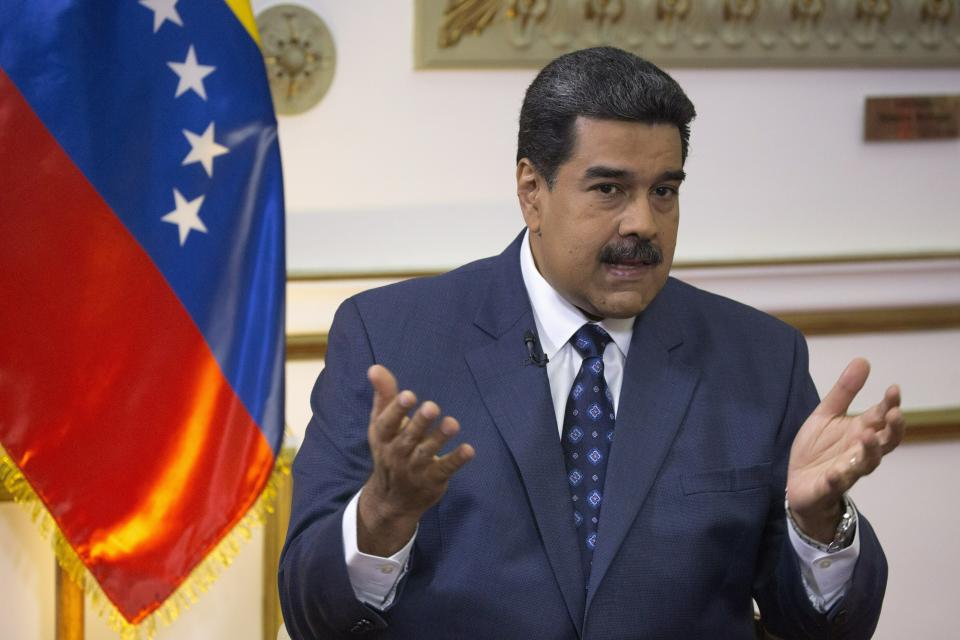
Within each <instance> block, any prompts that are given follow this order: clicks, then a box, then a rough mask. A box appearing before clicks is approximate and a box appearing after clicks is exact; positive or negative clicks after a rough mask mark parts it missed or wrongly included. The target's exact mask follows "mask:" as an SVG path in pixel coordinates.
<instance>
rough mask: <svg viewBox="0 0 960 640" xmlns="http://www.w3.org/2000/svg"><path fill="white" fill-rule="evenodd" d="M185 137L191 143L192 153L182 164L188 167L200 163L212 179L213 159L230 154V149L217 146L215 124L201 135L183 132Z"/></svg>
mask: <svg viewBox="0 0 960 640" xmlns="http://www.w3.org/2000/svg"><path fill="white" fill-rule="evenodd" d="M183 135H184V136H186V138H187V142H189V143H190V153H188V154H187V157H186V158H184V159H183V162H182V163H181V164H182V165H183V166H186V165H188V164H192V163H194V162H199V163H200V164H202V165H203V168H204V169H206V171H207V176H209V177H211V178H212V177H213V159H214V158H216V157H217V156H222V155H223V154H225V153H229V152H230V149H229V148H227V147H224V146H223V145H220V144H217V143H216V141H215V140H214V139H213V136H214V123H212V122H211V123H210V124H209V125H207V129H206V131H204V132H203V133H202V134H200V135H197V134H196V133H193V132H192V131H187V130H186V129H184V130H183Z"/></svg>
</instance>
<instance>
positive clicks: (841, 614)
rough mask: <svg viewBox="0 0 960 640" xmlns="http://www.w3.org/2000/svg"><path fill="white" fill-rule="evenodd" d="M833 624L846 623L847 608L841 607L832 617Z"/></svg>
mask: <svg viewBox="0 0 960 640" xmlns="http://www.w3.org/2000/svg"><path fill="white" fill-rule="evenodd" d="M833 623H834V624H838V625H842V624H846V623H847V610H846V609H841V610H840V611H839V613H837V616H836V617H835V618H834V619H833Z"/></svg>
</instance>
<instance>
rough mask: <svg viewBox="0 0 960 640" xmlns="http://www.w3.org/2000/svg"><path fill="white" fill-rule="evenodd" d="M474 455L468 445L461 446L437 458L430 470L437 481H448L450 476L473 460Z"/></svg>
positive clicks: (473, 451)
mask: <svg viewBox="0 0 960 640" xmlns="http://www.w3.org/2000/svg"><path fill="white" fill-rule="evenodd" d="M476 453H477V452H476V450H475V449H474V448H473V447H472V446H470V445H469V444H466V443H464V444H461V445H460V446H458V447H457V448H456V449H454V450H453V451H451V452H450V453H448V454H447V455H445V456H441V457H439V458H437V461H436V464H434V465H433V466H432V467H431V469H433V470H435V471H434V472H435V473H436V475H437V476H438V479H439V480H449V479H450V476H452V475H453V474H455V473H456V472H457V471H458V470H459V469H460V468H461V467H462V466H463V465H465V464H467V463H468V462H470V461H471V460H473V457H474V456H475V455H476Z"/></svg>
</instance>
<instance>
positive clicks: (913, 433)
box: [903, 407, 960, 442]
mask: <svg viewBox="0 0 960 640" xmlns="http://www.w3.org/2000/svg"><path fill="white" fill-rule="evenodd" d="M903 416H904V418H905V419H906V421H907V431H906V434H905V435H904V438H903V440H904V442H931V441H936V440H956V439H958V438H960V407H947V408H945V409H924V410H921V411H904V412H903Z"/></svg>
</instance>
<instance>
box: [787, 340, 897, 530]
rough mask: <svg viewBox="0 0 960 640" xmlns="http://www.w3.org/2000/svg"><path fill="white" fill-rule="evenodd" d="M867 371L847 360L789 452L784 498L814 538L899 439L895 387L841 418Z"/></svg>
mask: <svg viewBox="0 0 960 640" xmlns="http://www.w3.org/2000/svg"><path fill="white" fill-rule="evenodd" d="M869 373H870V365H869V364H868V363H867V361H866V360H863V359H862V358H857V359H855V360H853V361H851V362H850V364H849V365H847V368H846V369H845V370H844V371H843V373H842V374H841V375H840V378H839V379H838V380H837V382H836V384H834V386H833V388H832V389H831V390H830V392H829V393H828V394H827V395H826V397H824V399H823V401H822V402H821V403H820V404H819V406H817V408H816V409H815V410H814V412H813V413H812V414H810V417H808V418H807V420H806V422H804V423H803V426H802V427H801V428H800V431H799V432H798V433H797V436H796V438H795V439H794V441H793V446H792V447H791V449H790V465H789V468H788V471H787V499H788V501H789V503H790V510H791V512H793V514H794V517H795V518H796V519H797V523H798V524H799V525H800V528H801V529H803V530H804V532H805V533H807V534H808V535H811V536H813V537H818V538H823V537H824V536H823V535H817V534H818V533H819V532H829V531H832V528H833V527H834V526H835V525H836V521H837V519H839V515H840V509H839V505H840V503H841V498H842V496H843V494H844V492H846V491H847V490H848V489H850V487H852V486H853V485H854V483H855V482H856V481H857V480H859V479H860V478H861V477H862V476H865V475H867V474H868V473H871V472H872V471H873V470H874V469H876V468H877V465H879V464H880V460H881V459H882V458H883V456H884V455H886V454H887V453H889V452H891V451H893V449H895V448H896V446H897V445H898V444H900V441H901V440H902V439H903V431H904V420H903V413H902V412H901V411H900V389H899V388H898V387H897V386H895V385H894V386H891V387H889V388H888V389H887V390H886V392H885V393H884V396H883V399H882V400H881V401H880V402H879V403H877V404H875V405H873V406H872V407H870V408H869V409H867V410H866V411H864V412H863V413H862V414H860V415H856V416H848V415H846V413H847V409H848V408H849V407H850V403H851V402H852V401H853V398H854V397H855V396H856V395H857V393H858V392H859V391H860V389H862V388H863V385H864V383H865V382H866V380H867V376H868V375H869ZM831 520H832V524H831V522H830V521H831Z"/></svg>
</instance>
